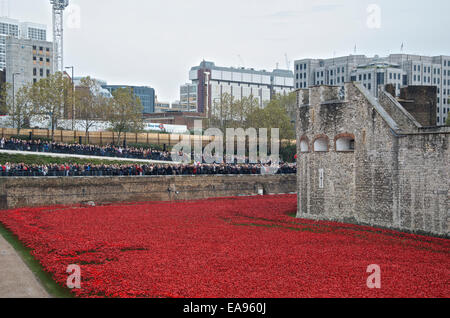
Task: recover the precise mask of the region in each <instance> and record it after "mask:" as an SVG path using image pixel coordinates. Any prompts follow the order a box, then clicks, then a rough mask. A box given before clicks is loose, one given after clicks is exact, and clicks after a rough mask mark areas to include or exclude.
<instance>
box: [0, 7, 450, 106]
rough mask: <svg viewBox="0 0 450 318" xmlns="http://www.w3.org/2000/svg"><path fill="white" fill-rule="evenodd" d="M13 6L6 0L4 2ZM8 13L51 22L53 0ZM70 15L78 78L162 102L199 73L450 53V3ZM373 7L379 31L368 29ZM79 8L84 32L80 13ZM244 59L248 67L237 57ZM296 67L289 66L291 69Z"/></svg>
mask: <svg viewBox="0 0 450 318" xmlns="http://www.w3.org/2000/svg"><path fill="white" fill-rule="evenodd" d="M1 1H3V2H5V3H6V2H8V0H0V2H1ZM9 2H10V5H9V10H7V9H6V8H7V6H2V7H1V9H2V10H3V12H1V14H2V15H7V14H8V11H9V16H10V17H11V18H15V19H19V20H21V21H30V22H36V23H43V24H47V29H48V35H49V36H48V39H49V40H51V37H52V32H51V30H52V15H51V5H50V1H49V0H9ZM70 3H71V4H74V5H76V7H74V11H71V12H68V10H66V11H67V12H66V29H65V61H64V64H65V65H66V66H71V65H74V66H75V76H86V75H90V76H92V77H95V78H99V79H103V80H106V81H107V82H108V83H109V84H126V85H146V86H151V87H154V88H155V89H156V94H157V95H158V99H159V100H161V101H170V102H173V101H175V100H177V99H179V86H180V85H181V84H183V83H186V82H188V73H189V70H190V68H191V67H192V66H195V65H198V64H199V63H200V62H201V60H203V59H206V60H210V61H214V62H215V63H216V65H219V66H236V67H237V66H245V67H249V68H250V67H251V68H255V69H267V70H272V69H273V68H275V66H276V63H277V62H278V63H280V64H279V65H280V68H286V61H285V57H284V56H285V53H287V54H288V57H289V59H290V60H291V61H293V60H296V59H301V58H307V57H311V58H328V57H333V55H334V54H335V55H336V56H342V55H348V54H352V53H353V50H354V47H355V44H356V45H357V53H358V54H366V55H369V56H373V55H375V54H378V55H380V56H383V55H387V54H389V53H399V51H400V47H401V44H402V43H404V45H405V48H404V52H406V53H411V54H424V55H441V54H442V55H450V41H449V39H450V22H449V18H448V17H449V12H450V1H448V0H428V1H423V0H309V1H306V0H276V1H274V0H226V1H224V0H221V1H219V0H151V1H146V0H127V1H119V0H70ZM370 4H377V5H378V6H379V8H380V9H381V11H380V14H381V15H380V17H381V20H380V26H381V27H380V28H369V27H368V25H367V20H368V17H369V15H371V14H370V13H368V12H367V9H368V6H369V5H370ZM77 8H79V13H80V14H79V17H80V19H79V22H80V23H79V27H77V21H78V19H77V16H78V15H77V14H76V13H75V11H76V10H75V9H77ZM239 55H240V56H241V57H242V60H243V61H244V65H241V62H240V59H239V57H238V56H239ZM292 65H293V63H291V66H292Z"/></svg>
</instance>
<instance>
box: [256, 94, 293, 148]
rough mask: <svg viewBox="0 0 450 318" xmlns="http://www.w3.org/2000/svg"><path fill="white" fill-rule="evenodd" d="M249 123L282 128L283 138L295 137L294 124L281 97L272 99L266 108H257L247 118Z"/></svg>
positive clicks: (268, 127) (257, 125)
mask: <svg viewBox="0 0 450 318" xmlns="http://www.w3.org/2000/svg"><path fill="white" fill-rule="evenodd" d="M247 123H248V124H247V125H248V126H249V127H254V128H257V129H258V128H267V129H268V131H269V132H270V131H271V129H272V128H279V129H280V139H281V140H292V139H294V138H295V129H294V124H293V122H292V120H291V118H290V117H289V115H288V112H287V111H286V108H285V106H284V105H283V104H282V103H281V100H280V99H274V100H272V101H271V102H270V103H269V104H268V105H267V106H266V108H263V109H261V108H258V109H255V110H254V111H253V112H252V113H251V114H249V116H248V118H247Z"/></svg>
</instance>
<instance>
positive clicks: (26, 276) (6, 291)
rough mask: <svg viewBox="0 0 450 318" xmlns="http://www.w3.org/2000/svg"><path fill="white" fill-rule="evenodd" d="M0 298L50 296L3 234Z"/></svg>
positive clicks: (0, 244) (0, 261)
mask: <svg viewBox="0 0 450 318" xmlns="http://www.w3.org/2000/svg"><path fill="white" fill-rule="evenodd" d="M0 298H49V295H48V293H47V292H46V291H45V289H44V288H43V287H42V286H41V285H40V284H39V282H38V281H37V279H36V277H35V276H34V274H33V273H32V272H31V270H30V269H29V268H28V267H27V265H26V264H25V263H24V262H23V260H22V259H21V258H20V256H19V255H18V254H17V252H16V251H15V250H14V248H13V247H12V246H11V245H9V243H8V242H7V241H6V240H5V239H4V238H3V236H1V235H0Z"/></svg>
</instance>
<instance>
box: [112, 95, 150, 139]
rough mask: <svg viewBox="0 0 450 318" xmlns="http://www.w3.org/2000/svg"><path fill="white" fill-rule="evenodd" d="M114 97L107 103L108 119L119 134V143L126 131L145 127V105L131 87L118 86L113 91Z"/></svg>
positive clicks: (139, 129)
mask: <svg viewBox="0 0 450 318" xmlns="http://www.w3.org/2000/svg"><path fill="white" fill-rule="evenodd" d="M112 95H113V99H112V100H111V101H110V102H109V103H108V105H107V111H106V114H107V117H106V118H107V121H108V122H109V123H110V124H111V127H112V130H113V131H115V132H117V133H118V134H119V136H118V141H117V142H118V143H119V144H120V142H121V137H122V134H123V133H124V132H132V131H135V132H136V131H141V130H142V129H143V120H142V112H143V106H142V104H141V101H140V99H139V98H137V97H136V96H135V95H134V94H133V91H132V89H131V88H118V89H116V90H115V91H113V93H112Z"/></svg>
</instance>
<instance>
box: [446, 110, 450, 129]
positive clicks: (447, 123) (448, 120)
mask: <svg viewBox="0 0 450 318" xmlns="http://www.w3.org/2000/svg"><path fill="white" fill-rule="evenodd" d="M445 125H447V126H450V112H449V113H448V114H447V121H446V123H445Z"/></svg>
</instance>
